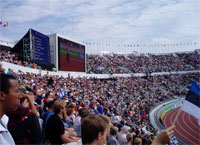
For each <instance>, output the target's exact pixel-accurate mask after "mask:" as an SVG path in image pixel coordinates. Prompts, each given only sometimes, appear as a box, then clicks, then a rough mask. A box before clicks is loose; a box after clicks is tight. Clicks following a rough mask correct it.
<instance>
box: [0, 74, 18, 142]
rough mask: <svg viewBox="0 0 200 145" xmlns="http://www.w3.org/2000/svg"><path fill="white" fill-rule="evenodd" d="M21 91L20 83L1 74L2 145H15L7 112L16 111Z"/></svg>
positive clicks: (0, 128) (0, 138)
mask: <svg viewBox="0 0 200 145" xmlns="http://www.w3.org/2000/svg"><path fill="white" fill-rule="evenodd" d="M19 98H20V91H19V84H18V81H17V80H16V79H15V78H14V77H13V76H10V75H6V74H0V144H2V145H4V144H9V145H12V144H15V142H14V140H13V138H12V136H11V134H10V133H9V131H8V129H7V124H8V117H7V116H6V115H5V113H6V112H7V111H15V110H16V109H17V107H18V104H19Z"/></svg>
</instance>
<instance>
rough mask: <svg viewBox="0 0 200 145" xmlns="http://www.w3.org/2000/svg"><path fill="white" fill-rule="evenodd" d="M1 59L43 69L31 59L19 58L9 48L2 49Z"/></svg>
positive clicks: (0, 52)
mask: <svg viewBox="0 0 200 145" xmlns="http://www.w3.org/2000/svg"><path fill="white" fill-rule="evenodd" d="M0 61H6V62H9V63H13V64H16V65H20V66H24V67H30V68H34V69H42V68H41V67H40V66H38V65H37V64H35V63H33V62H31V61H22V60H19V59H18V57H17V55H16V54H13V53H11V52H10V51H7V50H4V51H0Z"/></svg>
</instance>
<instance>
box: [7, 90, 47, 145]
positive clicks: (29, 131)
mask: <svg viewBox="0 0 200 145" xmlns="http://www.w3.org/2000/svg"><path fill="white" fill-rule="evenodd" d="M32 98H33V96H30V94H24V93H23V94H22V97H21V100H23V102H24V101H27V104H28V106H27V107H26V106H24V105H21V104H19V106H18V108H17V110H16V111H13V112H7V113H6V114H7V115H8V116H9V118H10V120H9V122H8V130H9V131H10V133H11V135H12V137H13V139H14V141H15V143H16V144H24V143H25V141H26V140H27V139H28V137H30V144H42V143H43V139H42V130H41V128H40V123H39V119H38V117H37V116H36V113H37V111H36V107H35V106H34V104H33V99H32Z"/></svg>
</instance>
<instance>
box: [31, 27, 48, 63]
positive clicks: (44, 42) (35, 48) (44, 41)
mask: <svg viewBox="0 0 200 145" xmlns="http://www.w3.org/2000/svg"><path fill="white" fill-rule="evenodd" d="M30 36H31V39H32V43H31V45H32V52H31V53H32V60H33V61H36V62H43V63H51V60H50V45H49V37H48V36H46V35H44V34H42V33H40V32H37V31H35V30H33V29H31V30H30Z"/></svg>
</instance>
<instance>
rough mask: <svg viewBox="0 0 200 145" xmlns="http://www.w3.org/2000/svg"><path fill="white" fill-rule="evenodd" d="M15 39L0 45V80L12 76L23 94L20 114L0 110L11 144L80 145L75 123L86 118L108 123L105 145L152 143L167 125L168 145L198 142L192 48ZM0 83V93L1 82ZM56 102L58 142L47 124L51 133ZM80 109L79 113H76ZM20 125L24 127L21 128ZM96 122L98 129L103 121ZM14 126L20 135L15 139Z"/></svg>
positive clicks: (40, 34)
mask: <svg viewBox="0 0 200 145" xmlns="http://www.w3.org/2000/svg"><path fill="white" fill-rule="evenodd" d="M0 26H1V25H0ZM5 27H7V26H6V25H5ZM17 40H18V41H15V42H14V41H13V42H9V41H3V40H0V74H1V75H3V74H6V75H8V76H13V77H14V78H16V79H17V81H18V83H19V90H20V92H21V94H23V95H22V96H23V97H22V99H20V107H21V108H23V113H19V112H20V111H19V110H17V111H19V112H18V113H16V112H17V111H14V112H10V111H8V112H6V115H7V116H8V117H9V119H10V120H12V121H9V122H8V130H9V132H11V135H12V137H13V138H14V141H15V143H16V144H32V143H35V144H66V145H76V144H80V140H82V144H84V142H85V140H84V139H83V138H82V137H84V135H85V134H86V136H87V135H88V136H90V135H89V133H88V132H86V133H85V132H83V130H84V129H85V128H84V127H83V126H81V125H82V124H81V123H83V122H84V120H87V119H86V118H88V117H89V116H92V115H94V114H97V115H105V116H106V117H107V118H109V122H110V124H112V125H111V126H112V127H111V128H110V129H111V130H110V129H109V130H110V133H108V135H107V137H108V140H106V141H105V142H104V143H105V144H108V145H111V144H113V142H111V141H110V140H111V136H113V137H116V140H117V141H118V142H119V144H120V145H123V144H124V145H125V144H137V143H136V141H138V140H139V141H140V140H141V141H140V143H141V144H153V143H154V142H153V140H154V139H155V138H156V137H157V136H158V135H159V134H160V133H161V132H162V131H163V130H166V129H167V128H170V127H171V126H173V125H175V127H174V134H173V137H172V136H171V137H170V144H174V145H175V144H186V145H187V144H200V140H199V139H200V104H199V102H200V100H199V98H200V94H199V91H200V89H199V86H200V49H199V44H198V43H197V42H183V43H179V42H177V43H157V44H156V43H154V44H147V43H145V44H141V43H140V44H139V43H126V44H123V43H122V44H118V43H112V42H110V43H109V42H99V40H98V39H97V40H96V41H87V40H86V41H80V40H78V39H75V38H72V37H68V36H67V35H64V34H60V33H45V32H44V31H41V30H36V29H33V28H29V29H28V30H27V31H26V32H24V34H23V35H22V36H21V37H20V38H17ZM97 41H98V42H97ZM187 48H188V51H187ZM189 48H192V50H191V49H189ZM153 49H156V50H158V51H157V52H153V51H152V50H153ZM137 50H138V51H137ZM140 50H146V52H145V51H143V52H140ZM168 50H170V51H168ZM176 50H179V51H176ZM180 50H181V51H180ZM182 50H184V51H182ZM167 51H168V52H167ZM1 79H2V78H1ZM2 80H3V79H2ZM0 85H1V90H0V91H1V92H2V88H3V87H2V86H3V85H4V84H0ZM190 98H191V99H190ZM59 101H63V102H65V105H64V106H63V107H64V111H63V112H62V113H63V114H62V115H63V116H64V117H63V116H62V117H61V118H62V123H61V124H63V125H62V126H63V127H64V128H65V132H64V134H65V133H66V132H67V135H66V136H67V137H66V138H67V139H66V140H67V141H66V140H65V142H64V141H63V140H62V138H61V141H62V142H60V138H59V139H57V137H55V136H56V135H57V134H58V135H59V134H60V132H59V131H58V130H57V128H60V126H58V125H56V123H55V127H54V128H53V126H54V122H53V119H52V118H53V117H55V116H56V111H55V108H56V107H55V106H56V105H58V104H57V102H58V103H59ZM188 101H189V103H188ZM2 102H3V101H2ZM186 104H187V105H188V104H189V105H190V106H185V105H186ZM52 108H53V109H52ZM188 108H189V109H188ZM84 109H85V110H84ZM80 110H84V111H82V112H83V113H82V114H81V111H80ZM84 113H85V114H84ZM19 114H20V115H21V116H20V115H19ZM48 115H50V116H48ZM58 116H59V115H58ZM0 117H1V116H0ZM47 118H48V119H47ZM100 118H101V117H100ZM98 119H99V118H98ZM26 120H27V122H28V120H29V124H28V123H27V124H26V126H27V127H24V126H23V125H24V124H25V121H26ZM81 120H83V121H82V122H81ZM100 120H101V121H102V122H104V124H106V121H105V120H106V119H105V118H104V119H102V118H101V119H100ZM22 122H24V124H23V123H22ZM55 122H56V121H55ZM50 123H52V124H50ZM22 124H23V125H22ZM83 124H84V123H83ZM96 124H98V123H96ZM20 126H23V127H22V128H26V129H27V130H26V131H24V132H23V133H22V131H20V129H19V128H20ZM86 126H87V124H86ZM51 128H53V129H54V130H53V131H52V130H51ZM91 128H92V127H91ZM36 129H37V130H36ZM24 130H25V129H24ZM81 130H82V132H81ZM33 132H34V133H33ZM36 132H37V133H36ZM50 132H52V134H51V133H50ZM113 132H114V134H113ZM115 132H116V133H115ZM56 133H57V134H56ZM87 133H88V134H87ZM92 133H93V132H92ZM54 134H55V136H54ZM20 135H21V136H20ZM128 135H129V136H131V137H128ZM2 136H3V135H2ZM0 137H1V136H0ZM34 137H35V138H34ZM36 137H38V138H37V139H36ZM33 138H34V139H33ZM39 138H40V139H39ZM52 138H54V139H52ZM36 140H37V141H38V140H40V141H38V142H37V141H36ZM101 140H103V139H100V141H101ZM34 141H35V142H34ZM86 141H87V140H86ZM1 143H2V144H3V143H5V142H1V141H0V144H1ZM165 144H166V143H165Z"/></svg>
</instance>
